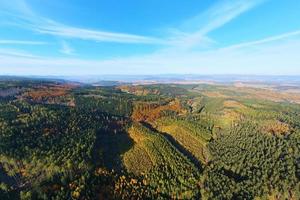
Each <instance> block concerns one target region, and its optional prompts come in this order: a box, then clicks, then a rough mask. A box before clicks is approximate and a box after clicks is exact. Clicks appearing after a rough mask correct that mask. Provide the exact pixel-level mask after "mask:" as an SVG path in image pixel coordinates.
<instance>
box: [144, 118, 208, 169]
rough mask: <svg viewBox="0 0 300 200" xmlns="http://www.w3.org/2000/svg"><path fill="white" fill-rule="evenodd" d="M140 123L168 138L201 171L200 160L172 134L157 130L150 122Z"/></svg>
mask: <svg viewBox="0 0 300 200" xmlns="http://www.w3.org/2000/svg"><path fill="white" fill-rule="evenodd" d="M141 124H142V125H144V126H145V127H147V128H149V129H150V130H151V131H153V132H158V133H160V134H162V135H163V136H164V138H165V139H166V140H168V141H169V142H170V143H171V144H172V145H173V146H174V147H175V148H176V149H177V150H178V151H179V152H180V153H181V154H183V155H184V156H185V157H186V158H188V159H189V160H190V161H191V162H192V163H193V164H194V165H195V167H197V168H198V169H199V170H201V171H202V170H203V167H202V164H201V162H200V161H199V160H198V159H197V158H196V157H195V156H194V155H193V154H192V153H191V152H189V151H188V150H186V149H185V148H184V147H183V146H182V145H181V144H179V143H178V142H177V140H175V139H174V138H173V136H171V135H170V134H168V133H165V132H160V131H158V130H157V129H155V128H154V127H153V126H152V125H151V124H149V123H147V122H141Z"/></svg>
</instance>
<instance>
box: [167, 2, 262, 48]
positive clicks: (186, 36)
mask: <svg viewBox="0 0 300 200" xmlns="http://www.w3.org/2000/svg"><path fill="white" fill-rule="evenodd" d="M265 1H266V0H225V1H221V2H218V3H216V4H214V5H213V6H212V7H210V8H209V9H208V10H206V11H205V12H203V13H200V14H199V15H197V16H194V17H193V18H191V19H188V20H186V21H185V22H183V24H182V26H181V27H180V28H179V29H175V31H174V36H173V39H172V40H173V44H175V45H177V46H180V47H183V48H191V47H194V46H197V45H199V43H200V44H201V43H202V42H203V41H209V42H211V43H212V41H213V40H212V39H210V38H209V37H208V36H207V34H208V33H210V32H212V31H214V30H216V29H218V28H220V27H222V26H224V25H225V24H227V23H229V22H230V21H232V20H234V19H235V18H236V17H238V16H239V15H241V14H243V13H245V12H247V11H249V10H250V9H252V8H254V7H255V6H257V5H259V4H261V3H263V2H265Z"/></svg>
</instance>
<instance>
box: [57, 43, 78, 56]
mask: <svg viewBox="0 0 300 200" xmlns="http://www.w3.org/2000/svg"><path fill="white" fill-rule="evenodd" d="M61 45H62V47H61V49H60V52H61V53H63V54H66V55H75V54H74V51H75V50H74V49H73V48H72V47H71V46H70V45H69V44H68V43H67V42H66V41H62V44H61Z"/></svg>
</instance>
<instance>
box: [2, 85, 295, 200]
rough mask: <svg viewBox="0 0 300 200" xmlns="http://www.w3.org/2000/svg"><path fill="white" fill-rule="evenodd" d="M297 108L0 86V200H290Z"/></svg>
mask: <svg viewBox="0 0 300 200" xmlns="http://www.w3.org/2000/svg"><path fill="white" fill-rule="evenodd" d="M281 95H282V96H281ZM296 98H297V97H295V96H292V95H291V96H289V95H287V94H284V95H283V94H281V93H279V92H278V93H276V91H269V90H266V89H261V88H250V87H245V88H236V87H235V86H233V85H210V84H185V85H180V84H152V85H130V84H128V85H117V86H93V85H86V84H85V85H84V84H78V83H72V82H65V81H59V80H37V79H5V80H1V81H0V199H21V200H29V199H44V200H46V199H52V200H61V199H70V200H74V199H79V200H88V199H103V200H104V199H105V200H107V199H208V200H210V199H211V200H212V199H220V200H223V199H241V200H242V199H257V200H258V199H261V200H281V199H282V200H286V199H288V200H296V199H300V105H299V103H297V102H295V99H296Z"/></svg>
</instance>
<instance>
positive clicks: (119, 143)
mask: <svg viewBox="0 0 300 200" xmlns="http://www.w3.org/2000/svg"><path fill="white" fill-rule="evenodd" d="M133 144H134V142H133V140H132V139H131V138H130V137H129V135H128V134H127V133H126V132H124V131H123V132H117V133H114V132H110V131H99V133H97V139H96V144H95V145H94V150H93V161H94V163H95V165H96V166H102V167H105V168H108V169H110V170H112V169H114V170H116V171H120V170H122V169H124V167H123V164H122V157H121V156H122V155H123V154H124V153H125V152H127V151H129V150H130V149H131V148H132V147H133Z"/></svg>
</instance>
